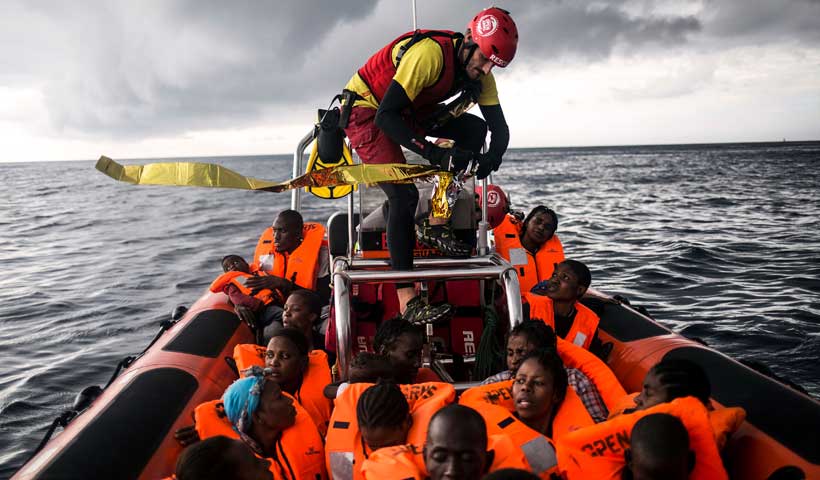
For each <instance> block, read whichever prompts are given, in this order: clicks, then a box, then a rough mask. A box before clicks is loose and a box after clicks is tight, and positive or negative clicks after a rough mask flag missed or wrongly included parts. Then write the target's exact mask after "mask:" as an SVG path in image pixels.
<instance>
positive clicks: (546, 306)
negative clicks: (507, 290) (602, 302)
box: [524, 260, 601, 352]
mask: <svg viewBox="0 0 820 480" xmlns="http://www.w3.org/2000/svg"><path fill="white" fill-rule="evenodd" d="M591 281H592V275H591V274H590V272H589V268H587V266H586V265H584V264H583V263H581V262H579V261H577V260H564V261H563V262H561V263H559V264H558V265H556V266H555V270H554V271H553V272H552V276H551V277H550V278H549V280H544V281H542V282H539V283H538V284H536V285H535V286H534V287H532V289H531V290H530V291H529V292H526V293H525V294H524V300H526V302H527V304H528V307H529V316H530V318H532V319H539V320H542V321H544V322H545V323H546V324H547V325H549V326H551V327H553V329H554V330H555V334H556V335H558V336H559V337H561V338H563V339H566V340H567V341H568V342H571V343H574V344H575V345H578V346H579V347H583V348H586V349H587V350H589V351H591V352H596V351H599V350H600V344H601V342H600V340H598V322H599V318H598V315H596V314H595V312H593V311H592V310H590V309H589V308H588V307H586V306H584V305H583V304H582V303H581V302H579V300H580V299H581V297H583V296H584V293H586V291H587V289H588V288H589V285H590V283H591Z"/></svg>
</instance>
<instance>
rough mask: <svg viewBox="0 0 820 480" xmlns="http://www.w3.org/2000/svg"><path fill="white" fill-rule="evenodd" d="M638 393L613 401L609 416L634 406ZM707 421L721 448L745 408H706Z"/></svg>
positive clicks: (737, 424)
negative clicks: (707, 413)
mask: <svg viewBox="0 0 820 480" xmlns="http://www.w3.org/2000/svg"><path fill="white" fill-rule="evenodd" d="M637 396H638V393H630V394H627V395H624V396H623V397H621V398H620V399H619V400H618V402H616V403H615V406H614V408H611V409H610V413H609V418H610V419H613V418H615V417H617V416H619V415H623V414H624V412H625V411H626V410H630V413H631V410H632V409H634V408H636V407H637V405H636V404H635V397H637ZM708 412H709V423H711V424H712V431H713V432H714V434H715V440H716V441H717V446H718V450H723V447H725V446H726V442H727V441H728V440H729V437H730V436H732V434H733V433H735V432H736V431H737V429H738V428H740V425H741V424H742V423H743V421H744V420H746V410H744V409H743V408H741V407H717V408H715V409H714V410H708Z"/></svg>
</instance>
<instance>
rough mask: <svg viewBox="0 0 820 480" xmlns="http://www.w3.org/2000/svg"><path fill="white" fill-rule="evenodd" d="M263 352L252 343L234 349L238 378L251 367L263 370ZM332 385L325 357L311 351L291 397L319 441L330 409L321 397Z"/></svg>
mask: <svg viewBox="0 0 820 480" xmlns="http://www.w3.org/2000/svg"><path fill="white" fill-rule="evenodd" d="M267 350H268V349H267V348H265V347H262V346H259V345H254V344H252V343H240V344H238V345H237V346H236V347H234V349H233V359H234V361H235V362H236V368H237V370H239V373H240V376H243V377H244V375H243V374H242V372H244V371H245V370H247V369H248V368H250V367H252V366H254V365H256V366H259V367H264V366H265V352H266V351H267ZM332 381H333V379H332V378H331V375H330V367H329V366H328V364H327V354H326V353H325V352H323V351H321V350H311V351H310V353H308V368H307V370H305V374H304V376H303V377H302V385H301V386H300V387H299V390H298V391H296V393H295V394H294V395H293V396H294V397H295V398H296V401H297V402H299V404H300V405H301V406H302V407H304V409H305V410H306V411H307V413H308V415H310V418H311V419H313V423H315V424H316V428H317V429H318V430H319V433H320V434H321V435H322V437H324V436H325V434H326V433H327V424H328V422H329V421H330V412H331V410H332V407H333V405H332V402H331V401H330V399H328V398H327V397H325V395H324V389H325V387H326V386H327V385H328V384H329V383H331V382H332Z"/></svg>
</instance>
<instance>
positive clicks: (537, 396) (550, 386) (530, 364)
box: [512, 349, 567, 438]
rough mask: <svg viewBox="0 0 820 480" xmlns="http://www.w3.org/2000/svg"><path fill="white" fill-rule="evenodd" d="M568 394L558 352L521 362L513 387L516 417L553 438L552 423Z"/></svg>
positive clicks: (547, 351) (536, 354)
mask: <svg viewBox="0 0 820 480" xmlns="http://www.w3.org/2000/svg"><path fill="white" fill-rule="evenodd" d="M566 394H567V374H566V372H565V371H564V364H563V363H562V362H561V358H560V357H559V356H558V354H557V353H556V352H555V350H551V349H544V350H538V351H535V352H533V353H530V354H529V355H527V356H526V357H524V358H523V359H522V360H521V364H520V365H519V367H518V370H516V372H515V377H514V380H513V385H512V397H513V402H514V405H515V416H516V417H517V418H518V419H519V420H521V421H522V422H523V423H524V424H525V425H527V426H528V427H530V428H531V429H533V430H535V431H536V432H538V433H540V434H542V435H544V436H546V437H548V438H552V437H553V434H552V421H553V420H554V419H555V414H556V412H558V409H559V408H560V406H561V402H563V401H564V397H565V396H566Z"/></svg>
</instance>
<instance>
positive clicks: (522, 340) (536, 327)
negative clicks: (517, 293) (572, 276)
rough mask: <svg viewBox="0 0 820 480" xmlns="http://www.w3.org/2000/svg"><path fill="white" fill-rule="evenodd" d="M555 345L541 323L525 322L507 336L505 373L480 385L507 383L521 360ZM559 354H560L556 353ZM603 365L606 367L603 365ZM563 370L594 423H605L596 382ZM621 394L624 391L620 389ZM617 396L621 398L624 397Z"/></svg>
mask: <svg viewBox="0 0 820 480" xmlns="http://www.w3.org/2000/svg"><path fill="white" fill-rule="evenodd" d="M556 342H557V340H556V338H555V332H554V331H553V330H552V328H550V327H549V326H547V325H546V324H544V322H541V321H538V320H525V321H524V322H521V323H519V324H518V325H516V326H515V327H514V328H513V329H512V330H511V331H510V334H509V335H508V336H507V370H504V371H503V372H500V373H496V374H495V375H493V376H491V377H488V378H486V379H485V380H484V381H483V382H481V384H482V385H488V384H491V383H496V382H503V381H506V380H510V379H511V378H513V376H514V373H513V372H515V370H516V369H517V368H518V367H519V365H520V364H521V360H522V359H523V358H524V357H526V356H527V355H530V354H531V353H533V352H535V351H537V350H542V349H546V348H551V349H556V348H557V344H556ZM560 354H561V352H559V355H560ZM590 356H591V355H590ZM562 359H563V356H562ZM603 366H604V367H606V365H603ZM607 368H608V367H607ZM564 370H565V371H566V372H567V381H568V383H569V386H570V387H572V389H573V390H575V393H577V394H578V397H579V398H580V399H581V401H582V402H583V403H584V407H586V409H587V411H588V412H589V414H590V416H591V417H592V419H593V420H595V422H602V421H604V420H606V419H607V417H608V416H609V410H608V407H607V405H606V403H605V402H604V400H603V398H601V394H600V393H599V391H598V388H597V387H596V385H595V383H594V382H593V381H592V380H590V378H589V377H587V375H585V374H584V372H582V371H581V370H580V369H577V368H571V367H568V366H566V365H564ZM620 392H623V389H620ZM617 396H623V394H619V395H616V397H617Z"/></svg>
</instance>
